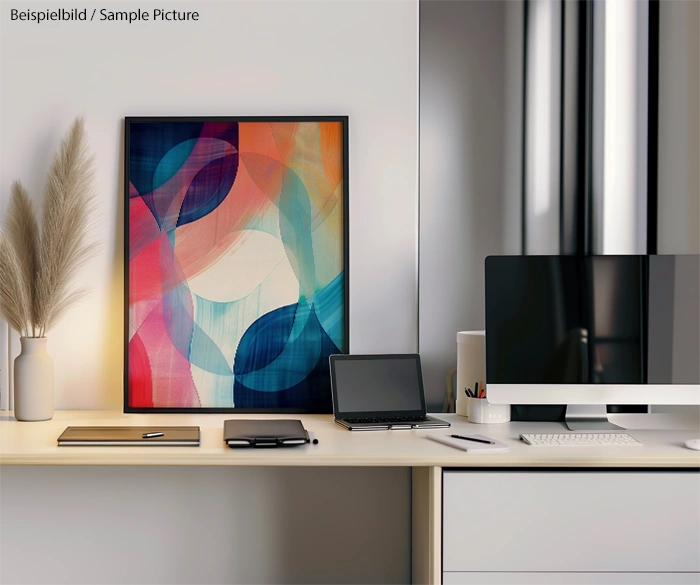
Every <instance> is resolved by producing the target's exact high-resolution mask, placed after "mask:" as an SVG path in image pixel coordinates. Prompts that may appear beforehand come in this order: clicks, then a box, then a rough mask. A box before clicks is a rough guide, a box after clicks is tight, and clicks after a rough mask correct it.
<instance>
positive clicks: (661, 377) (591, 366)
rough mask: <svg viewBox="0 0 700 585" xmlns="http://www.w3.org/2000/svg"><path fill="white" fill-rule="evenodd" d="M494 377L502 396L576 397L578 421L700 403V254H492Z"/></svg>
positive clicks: (531, 400)
mask: <svg viewBox="0 0 700 585" xmlns="http://www.w3.org/2000/svg"><path fill="white" fill-rule="evenodd" d="M486 381H487V399H488V400H489V402H492V403H495V404H523V405H533V404H538V405H553V404H558V405H567V408H566V415H565V421H566V424H567V425H568V426H569V428H570V429H572V430H603V429H610V428H615V425H612V424H611V423H610V422H609V421H608V420H607V411H606V408H605V405H608V404H616V405H625V404H644V405H648V404H684V405H689V404H695V405H696V404H700V256H698V255H683V256H646V255H645V256H490V257H488V258H487V259H486Z"/></svg>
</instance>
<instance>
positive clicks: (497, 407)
mask: <svg viewBox="0 0 700 585" xmlns="http://www.w3.org/2000/svg"><path fill="white" fill-rule="evenodd" d="M467 418H468V419H469V422H470V423H480V424H489V423H504V422H510V404H491V403H490V402H488V401H487V400H486V399H485V398H468V399H467Z"/></svg>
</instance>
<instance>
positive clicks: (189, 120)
mask: <svg viewBox="0 0 700 585" xmlns="http://www.w3.org/2000/svg"><path fill="white" fill-rule="evenodd" d="M247 122H258V123H261V122H262V123H276V122H282V123H303V122H314V123H318V122H339V123H341V126H342V151H343V152H342V166H343V168H342V185H343V186H342V197H343V201H342V214H343V218H342V243H341V245H342V256H343V258H342V274H343V283H342V291H343V316H342V323H343V331H342V345H343V347H342V348H338V349H339V350H340V351H339V352H338V351H334V352H332V353H348V351H349V342H350V328H349V325H350V319H349V312H350V311H349V309H350V295H349V292H350V281H349V251H350V247H349V197H348V194H349V170H348V169H349V137H348V126H349V117H348V116H138V117H126V118H125V120H124V380H123V387H124V412H125V413H242V414H244V413H270V414H328V413H331V412H332V399H331V386H330V374H329V375H328V376H326V378H327V381H326V388H325V390H326V393H327V402H326V403H325V404H324V405H323V406H308V407H305V406H298V405H295V406H290V407H235V406H233V407H207V406H202V407H190V406H187V407H172V406H157V405H154V406H152V407H151V406H149V407H143V406H132V405H131V404H130V385H129V381H130V377H129V375H130V369H129V366H130V364H129V343H130V335H129V316H130V307H129V305H130V303H129V300H130V284H131V279H130V254H131V250H130V238H131V236H132V235H133V234H132V230H131V228H132V226H131V222H130V201H131V187H132V164H131V163H132V161H131V148H132V145H133V144H134V141H133V134H134V129H135V127H136V125H139V124H180V123H182V124H208V123H226V124H233V123H235V124H240V123H247ZM134 166H135V165H134ZM325 362H326V364H327V363H328V358H327V356H326V358H325ZM326 367H328V366H327V365H326ZM232 368H233V366H232Z"/></svg>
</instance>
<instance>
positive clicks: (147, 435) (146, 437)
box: [141, 431, 165, 439]
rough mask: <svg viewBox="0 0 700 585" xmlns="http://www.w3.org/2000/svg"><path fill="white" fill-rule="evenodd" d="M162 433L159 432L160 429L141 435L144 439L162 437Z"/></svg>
mask: <svg viewBox="0 0 700 585" xmlns="http://www.w3.org/2000/svg"><path fill="white" fill-rule="evenodd" d="M164 434H165V433H161V432H160V431H155V432H153V433H144V434H143V435H141V437H142V438H144V439H152V438H153V437H162V436H163V435H164Z"/></svg>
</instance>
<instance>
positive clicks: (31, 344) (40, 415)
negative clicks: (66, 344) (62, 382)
mask: <svg viewBox="0 0 700 585" xmlns="http://www.w3.org/2000/svg"><path fill="white" fill-rule="evenodd" d="M20 343H21V344H22V351H21V353H20V354H19V355H18V356H17V358H16V359H15V379H14V382H15V384H14V392H15V418H16V419H17V420H22V421H39V420H49V419H51V418H53V359H51V356H50V355H49V354H48V353H47V352H46V337H22V338H20Z"/></svg>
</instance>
